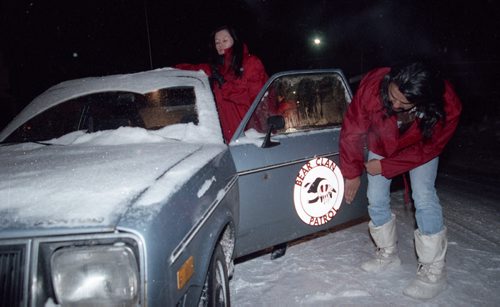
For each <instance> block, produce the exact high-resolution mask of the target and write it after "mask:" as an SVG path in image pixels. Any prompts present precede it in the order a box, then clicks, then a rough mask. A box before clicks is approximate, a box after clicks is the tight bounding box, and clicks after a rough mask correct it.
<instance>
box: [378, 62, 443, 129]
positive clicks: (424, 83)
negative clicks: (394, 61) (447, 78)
mask: <svg viewBox="0 0 500 307" xmlns="http://www.w3.org/2000/svg"><path fill="white" fill-rule="evenodd" d="M390 83H394V84H395V85H396V86H397V87H398V89H399V91H400V92H401V93H402V94H403V95H404V96H405V97H406V99H408V101H409V102H410V103H412V104H414V105H415V109H416V112H417V115H418V117H419V118H420V126H419V127H420V130H421V131H422V134H423V135H424V138H430V137H431V136H432V128H433V127H434V125H435V124H436V123H437V122H438V121H439V120H440V119H441V120H443V121H444V120H445V116H446V114H445V112H444V101H443V94H444V80H443V79H442V77H441V74H440V71H439V70H438V69H436V68H435V67H434V66H433V65H431V64H430V63H426V62H414V63H411V64H409V65H401V66H394V67H392V68H391V71H390V72H389V73H388V74H387V75H385V77H384V79H383V80H382V82H381V85H380V95H381V98H382V102H383V104H384V107H385V110H386V114H387V115H388V116H392V115H394V114H395V113H396V112H395V111H394V110H393V108H392V103H391V101H390V100H389V94H388V88H389V84H390Z"/></svg>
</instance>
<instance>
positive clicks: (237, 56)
mask: <svg viewBox="0 0 500 307" xmlns="http://www.w3.org/2000/svg"><path fill="white" fill-rule="evenodd" d="M222 30H226V31H227V32H229V35H231V37H232V38H233V42H234V43H233V47H232V56H231V63H230V67H231V70H232V71H233V72H234V74H235V75H236V76H237V77H240V76H241V75H242V73H243V70H242V64H243V41H241V39H240V37H239V35H238V33H237V31H236V29H235V28H233V27H232V26H227V25H225V26H221V27H218V28H217V29H215V30H214V31H212V33H211V34H210V42H209V50H210V55H209V61H210V64H211V65H212V69H214V68H216V67H217V65H221V64H223V63H224V56H222V55H219V54H218V53H217V49H215V34H216V33H217V32H219V31H222Z"/></svg>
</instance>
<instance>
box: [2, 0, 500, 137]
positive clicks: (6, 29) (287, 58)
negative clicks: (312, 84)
mask: <svg viewBox="0 0 500 307" xmlns="http://www.w3.org/2000/svg"><path fill="white" fill-rule="evenodd" d="M0 8H1V20H0V22H1V24H0V25H1V28H0V29H1V33H0V35H1V36H0V99H1V100H0V108H1V114H2V116H1V122H0V127H3V126H4V125H5V124H6V123H7V121H8V120H10V119H11V117H12V116H13V115H14V114H15V113H17V112H18V111H19V110H20V108H22V107H23V106H24V105H25V104H26V103H28V102H29V101H30V100H31V99H33V98H34V96H36V95H38V94H40V93H41V92H42V91H44V90H45V89H47V88H48V87H50V86H52V85H54V84H56V83H58V82H61V81H64V80H68V79H75V78H81V77H87V76H100V75H108V74H115V73H129V72H136V71H142V70H149V69H152V68H160V67H165V66H171V65H174V64H176V63H180V62H188V63H199V62H204V61H206V54H207V44H208V37H209V34H210V32H211V31H212V30H213V29H214V28H215V27H217V26H219V25H222V24H232V25H234V26H235V27H236V28H237V29H239V30H240V32H241V34H242V37H243V39H244V40H245V41H246V42H247V44H248V46H249V49H250V52H251V53H253V54H256V55H257V56H258V57H260V58H261V60H262V61H263V63H264V65H265V67H266V70H267V72H268V74H269V75H271V74H273V73H276V72H278V71H282V70H293V69H301V68H332V67H335V68H341V69H342V70H344V72H345V73H346V75H347V76H348V77H356V76H359V75H360V74H362V73H364V72H366V71H367V70H369V69H371V68H373V67H376V66H387V65H391V64H394V63H397V62H401V61H406V60H408V59H412V58H415V57H422V56H425V57H430V58H432V59H434V60H436V61H438V62H440V63H441V64H442V65H443V67H444V69H445V71H446V72H447V74H448V76H449V78H450V79H451V80H452V82H453V83H454V84H455V86H456V88H457V91H458V92H459V94H460V96H461V97H462V99H463V101H464V109H465V112H464V116H463V117H462V120H463V122H465V123H467V122H481V121H483V120H485V117H486V118H494V119H498V117H499V115H498V114H499V107H498V104H499V102H498V101H497V100H498V94H499V88H500V82H499V80H500V78H499V74H500V73H499V68H500V65H499V64H500V55H499V52H498V46H499V45H500V34H499V33H498V31H499V30H498V29H500V9H499V8H500V5H498V4H496V3H495V1H485V0H479V1H471V2H466V3H462V2H459V1H449V0H444V1H436V0H433V1H431V0H420V1H369V0H365V1H359V0H340V1H326V0H324V1H313V0H303V1H292V0H289V1H284V0H277V1H269V0H260V1H257V0H246V1H243V0H214V1H194V0H179V1H160V0H155V1H153V0H100V1H98V0H88V1H68V0H66V1H62V0H43V1H42V0H37V1H35V0H33V1H15V0H3V2H2V4H1V7H0ZM314 37H320V38H321V39H322V44H321V45H320V46H315V45H314V44H312V40H313V38H314Z"/></svg>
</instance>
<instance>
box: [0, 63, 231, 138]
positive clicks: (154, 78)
mask: <svg viewBox="0 0 500 307" xmlns="http://www.w3.org/2000/svg"><path fill="white" fill-rule="evenodd" d="M177 86H193V87H194V90H195V94H196V98H197V102H196V106H197V110H198V113H199V126H200V127H201V128H203V129H202V130H203V132H204V133H203V134H204V135H205V134H206V136H208V137H209V139H213V138H214V136H215V137H216V138H218V137H219V136H220V139H222V134H221V131H220V125H219V121H218V117H217V111H216V109H215V105H214V102H213V95H212V92H211V89H210V84H209V83H208V79H207V76H206V74H205V73H204V72H203V71H187V70H179V69H174V68H169V67H167V68H160V69H155V70H150V71H144V72H138V73H132V74H120V75H110V76H103V77H89V78H82V79H76V80H69V81H64V82H61V83H59V84H57V85H55V86H53V87H51V88H49V89H48V90H46V91H45V92H43V93H42V94H40V95H39V96H38V97H36V98H35V99H34V100H33V101H32V102H31V103H30V104H29V105H28V106H27V107H26V108H24V110H23V111H21V113H19V115H18V116H16V117H15V118H14V119H13V120H12V121H11V122H10V123H9V124H8V125H7V126H6V127H5V129H4V130H3V131H2V132H0V141H3V140H4V139H5V138H6V137H7V136H8V135H10V134H11V133H12V132H13V131H15V130H16V129H17V128H18V127H20V126H21V125H22V124H24V123H25V122H26V121H28V120H29V119H31V118H33V117H34V116H36V115H38V114H40V113H41V112H43V111H45V110H47V109H49V108H51V107H53V106H56V105H58V104H60V103H62V102H64V101H67V100H70V99H73V98H77V97H80V96H83V95H87V94H91V93H99V92H106V91H128V92H135V93H140V94H145V93H149V92H152V91H155V90H158V89H161V88H166V87H177ZM200 130H201V129H200Z"/></svg>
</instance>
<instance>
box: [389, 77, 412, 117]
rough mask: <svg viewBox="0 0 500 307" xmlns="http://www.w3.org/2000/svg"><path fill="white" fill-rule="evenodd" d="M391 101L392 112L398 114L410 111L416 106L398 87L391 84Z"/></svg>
mask: <svg viewBox="0 0 500 307" xmlns="http://www.w3.org/2000/svg"><path fill="white" fill-rule="evenodd" d="M387 92H388V95H389V101H390V102H391V103H392V110H393V111H394V112H396V113H401V112H405V111H409V110H411V109H413V107H415V105H414V104H413V103H411V102H409V101H408V99H406V97H405V95H403V93H401V91H400V90H399V88H398V86H397V85H396V84H395V83H393V82H391V83H389V88H388V91H387Z"/></svg>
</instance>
